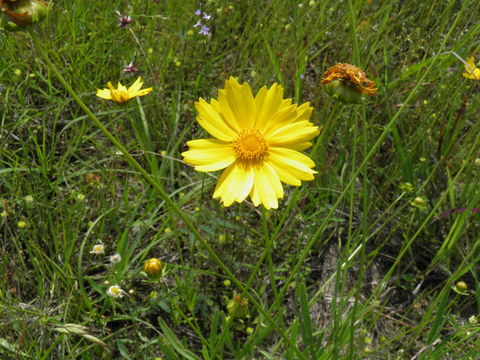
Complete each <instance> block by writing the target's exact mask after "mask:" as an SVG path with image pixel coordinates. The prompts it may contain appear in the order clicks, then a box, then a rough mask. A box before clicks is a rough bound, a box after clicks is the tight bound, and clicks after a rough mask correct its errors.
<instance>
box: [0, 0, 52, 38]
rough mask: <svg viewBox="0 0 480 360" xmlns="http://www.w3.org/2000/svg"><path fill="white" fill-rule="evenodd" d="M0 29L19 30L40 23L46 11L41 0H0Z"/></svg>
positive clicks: (44, 3)
mask: <svg viewBox="0 0 480 360" xmlns="http://www.w3.org/2000/svg"><path fill="white" fill-rule="evenodd" d="M0 10H1V14H0V28H4V29H7V30H14V31H15V30H20V29H21V28H24V27H26V26H29V25H33V24H36V23H37V22H39V21H41V20H42V19H43V18H44V17H45V15H46V14H47V11H48V3H47V2H45V1H42V0H0Z"/></svg>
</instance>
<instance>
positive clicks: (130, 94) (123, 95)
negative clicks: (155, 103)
mask: <svg viewBox="0 0 480 360" xmlns="http://www.w3.org/2000/svg"><path fill="white" fill-rule="evenodd" d="M107 85H108V89H103V90H100V89H98V90H97V96H98V97H99V98H102V99H106V100H113V101H115V102H117V103H123V102H125V101H128V100H130V99H133V98H134V97H137V96H144V95H147V94H148V93H150V92H152V91H153V88H151V87H150V88H147V89H142V90H140V89H141V88H142V85H143V82H142V78H141V77H140V76H139V77H138V79H137V80H136V81H135V82H134V83H133V85H132V86H130V87H129V88H128V89H127V88H126V87H125V86H123V85H122V84H121V83H120V81H119V82H118V86H117V89H115V88H114V87H113V85H112V82H111V81H109V82H108V83H107Z"/></svg>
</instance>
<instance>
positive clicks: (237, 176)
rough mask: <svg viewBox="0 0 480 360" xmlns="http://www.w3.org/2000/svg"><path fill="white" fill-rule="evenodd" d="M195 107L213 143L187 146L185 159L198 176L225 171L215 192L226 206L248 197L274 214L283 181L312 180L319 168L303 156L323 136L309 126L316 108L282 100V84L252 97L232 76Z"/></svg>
mask: <svg viewBox="0 0 480 360" xmlns="http://www.w3.org/2000/svg"><path fill="white" fill-rule="evenodd" d="M195 107H196V109H197V111H198V117H197V121H198V123H199V124H200V125H201V126H202V127H203V129H205V131H207V132H208V133H209V134H210V135H211V136H212V137H213V138H210V139H198V140H192V141H189V142H187V145H188V146H189V150H188V151H185V152H183V153H182V156H183V157H184V160H185V161H186V162H187V163H188V164H191V165H193V166H194V167H195V169H196V170H197V171H217V170H222V169H225V170H224V172H223V174H222V175H221V176H220V179H219V180H218V183H217V185H216V187H215V190H214V193H213V197H214V198H220V201H221V202H222V203H223V204H224V205H225V206H230V205H232V204H233V203H234V202H242V201H243V200H245V199H246V198H247V197H250V199H251V200H252V202H253V204H254V205H255V206H258V205H260V204H263V206H264V207H265V208H266V209H272V208H273V209H276V208H277V207H278V199H280V198H282V197H283V186H282V182H284V183H286V184H290V185H294V186H299V185H300V184H301V181H302V180H304V181H306V180H313V174H315V173H316V171H315V170H313V168H314V167H315V163H314V162H313V161H312V160H311V159H310V158H309V157H308V156H307V155H304V154H302V153H301V152H300V151H301V150H305V149H307V148H309V147H310V146H311V145H312V144H311V142H309V140H311V139H312V138H314V137H315V136H317V135H318V133H319V129H318V127H317V126H315V125H313V124H312V123H311V122H310V121H309V119H310V115H311V113H312V110H313V109H312V107H311V106H310V104H309V103H305V104H303V105H301V106H297V105H296V104H292V101H291V99H284V98H283V88H282V87H281V86H280V85H278V84H273V85H272V86H271V87H270V88H267V87H263V88H261V89H260V91H259V92H258V93H257V95H256V96H253V94H252V91H251V89H250V86H249V85H248V84H247V83H243V84H239V83H238V82H237V80H236V79H235V78H233V77H231V78H230V79H228V80H227V81H226V82H225V88H224V89H221V90H219V91H218V100H217V99H211V100H210V102H209V103H208V102H207V101H205V100H204V99H201V98H200V99H199V100H198V102H196V103H195Z"/></svg>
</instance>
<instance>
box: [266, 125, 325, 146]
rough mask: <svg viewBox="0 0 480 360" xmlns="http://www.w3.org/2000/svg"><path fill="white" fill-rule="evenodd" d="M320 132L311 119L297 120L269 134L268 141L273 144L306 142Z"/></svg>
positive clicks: (286, 144)
mask: <svg viewBox="0 0 480 360" xmlns="http://www.w3.org/2000/svg"><path fill="white" fill-rule="evenodd" d="M318 134H319V130H318V127H317V126H314V125H313V124H312V123H311V122H310V121H297V122H293V123H290V124H287V125H285V126H282V127H281V128H279V129H277V130H275V131H274V132H272V133H271V134H269V135H268V143H269V145H272V146H276V147H279V146H286V147H288V146H291V145H295V144H298V143H305V142H307V141H308V140H310V139H312V138H314V137H315V136H317V135H318Z"/></svg>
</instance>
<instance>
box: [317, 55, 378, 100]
mask: <svg viewBox="0 0 480 360" xmlns="http://www.w3.org/2000/svg"><path fill="white" fill-rule="evenodd" d="M322 84H323V85H324V86H325V90H326V92H327V94H328V95H330V96H332V97H334V98H336V99H338V100H340V101H342V102H344V103H347V104H355V103H360V102H362V101H363V99H364V96H363V95H370V96H372V95H374V94H375V93H376V92H377V90H378V89H377V88H376V87H375V83H374V82H373V81H371V80H369V79H367V76H366V75H365V72H364V71H363V70H362V69H360V68H358V67H356V66H354V65H350V64H336V65H334V66H332V67H331V68H330V69H328V70H327V71H326V72H325V73H324V74H323V78H322Z"/></svg>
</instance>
